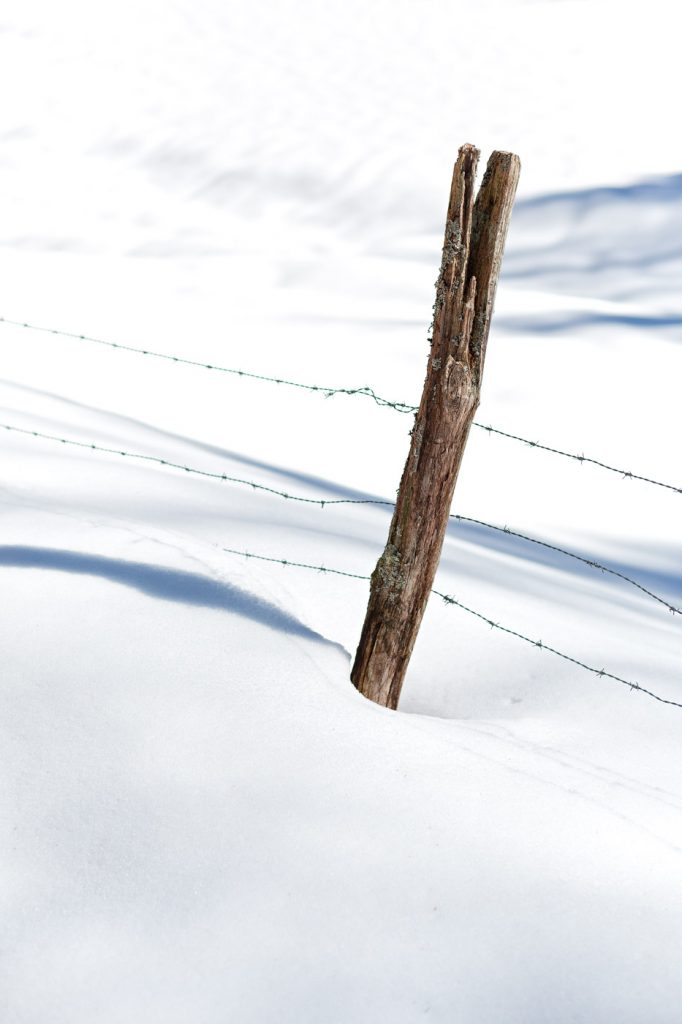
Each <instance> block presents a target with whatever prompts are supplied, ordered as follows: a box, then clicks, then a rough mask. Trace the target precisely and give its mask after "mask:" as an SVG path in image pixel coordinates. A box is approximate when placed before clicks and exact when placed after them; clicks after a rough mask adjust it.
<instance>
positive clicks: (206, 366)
mask: <svg viewBox="0 0 682 1024" xmlns="http://www.w3.org/2000/svg"><path fill="white" fill-rule="evenodd" d="M0 323H3V324H8V325H9V326H11V327H26V328H28V329H29V330H31V331H41V332H42V333H44V334H55V335H58V336H59V337H62V338H73V339H75V340H76V341H87V342H91V343H92V344H94V345H103V346H105V347H106V348H112V349H119V350H120V351H122V352H134V353H135V354H136V355H141V356H152V357H153V358H154V359H164V360H166V362H170V363H179V364H181V365H185V366H195V367H199V369H201V370H214V371H216V372H217V373H228V374H231V375H232V376H235V377H246V378H247V379H250V380H260V381H267V382H268V383H270V384H284V385H285V386H286V387H289V388H299V389H300V390H302V391H317V392H319V393H320V394H322V395H324V396H325V397H326V398H332V397H333V396H334V395H364V396H365V397H366V398H371V399H372V401H373V402H376V404H377V405H380V406H386V407H387V408H390V409H395V410H396V411H397V412H404V413H409V412H416V411H417V406H416V405H407V403H405V402H391V401H389V400H388V399H387V398H382V397H381V396H380V395H377V394H376V393H375V392H374V391H373V389H372V388H370V387H362V388H331V387H329V388H328V387H324V386H323V385H321V384H302V383H301V382H300V381H295V380H286V379H285V378H284V377H268V376H266V375H265V374H262V373H252V372H251V371H249V370H242V369H239V368H237V367H232V366H218V365H216V364H215V363H205V362H203V361H202V360H198V359H186V358H185V357H184V356H174V355H170V354H169V353H167V352H156V351H153V350H152V349H147V348H136V347H135V346H134V345H123V344H121V343H120V342H116V341H105V340H103V339H102V338H93V337H92V336H91V335H89V334H76V333H75V332H73V331H61V330H58V329H57V328H55V327H39V326H37V325H36V324H29V323H25V322H23V321H21V320H9V319H8V318H7V317H4V316H0Z"/></svg>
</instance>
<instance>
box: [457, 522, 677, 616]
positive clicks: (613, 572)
mask: <svg viewBox="0 0 682 1024" xmlns="http://www.w3.org/2000/svg"><path fill="white" fill-rule="evenodd" d="M450 519H457V520H458V521H459V522H460V523H475V524H476V525H477V526H484V527H485V528H486V530H496V531H497V532H498V533H506V534H508V535H509V536H510V537H518V538H519V539H520V540H525V541H528V543H529V544H537V545H538V546H539V547H541V548H548V549H549V550H550V551H557V552H558V553H559V554H561V555H565V557H566V558H574V559H575V560H576V561H577V562H582V563H583V565H587V566H589V567H590V568H591V569H597V570H598V571H599V572H602V573H608V574H609V575H610V576H616V577H617V578H618V579H619V580H623V581H624V582H625V583H629V584H630V586H632V587H636V588H637V590H641V592H642V593H643V594H646V595H647V597H650V598H652V600H654V601H658V603H659V604H662V605H663V607H664V608H667V609H668V611H669V612H671V613H672V614H673V615H682V609H680V608H677V607H676V606H675V605H674V604H671V603H670V601H667V600H666V599H665V598H664V597H659V595H658V594H654V592H653V590H647V588H646V587H645V586H643V585H642V584H641V583H638V582H637V580H633V579H632V578H631V577H630V576H626V575H625V573H624V572H618V570H617V569H610V568H609V566H608V565H602V564H601V562H595V561H594V559H592V558H585V557H584V556H583V555H577V554H576V553H575V551H568V550H567V549H566V548H560V547H559V546H558V545H557V544H550V543H549V542H548V541H546V540H538V538H537V537H529V536H528V534H526V533H519V532H518V531H517V530H511V529H510V528H509V527H508V526H494V525H493V524H492V523H485V522H484V521H483V520H482V519H472V518H471V516H459V515H454V514H453V515H451V516H450Z"/></svg>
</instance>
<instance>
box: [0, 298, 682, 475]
mask: <svg viewBox="0 0 682 1024" xmlns="http://www.w3.org/2000/svg"><path fill="white" fill-rule="evenodd" d="M0 323H3V324H7V325H8V326H10V327H23V328H26V329H28V330H31V331H40V332H42V333H45V334H52V335H56V336H58V337H63V338H72V339H74V340H76V341H86V342H90V343H92V344H95V345H102V346H104V347H106V348H110V349H119V350H121V351H123V352H133V353H135V354H137V355H142V356H151V357H152V358H154V359H163V360H165V361H167V362H171V363H179V364H184V365H185V366H194V367H199V368H200V369H203V370H213V371H216V372H218V373H227V374H231V375H233V376H236V377H244V378H247V379H250V380H258V381H266V382H268V383H270V384H282V385H284V386H286V387H291V388H298V389H299V390H302V391H314V392H318V393H319V394H322V395H324V396H325V397H326V398H332V397H333V396H334V395H362V396H364V397H365V398H370V399H371V400H372V401H373V402H374V403H375V404H376V405H378V406H381V407H384V408H388V409H395V410H396V412H401V413H414V412H416V411H417V408H418V406H416V405H410V404H408V403H407V402H394V401H391V400H390V399H388V398H382V397H381V395H378V394H377V393H376V392H375V391H374V389H373V388H370V387H367V386H364V387H359V388H334V387H325V386H323V385H321V384H304V383H301V382H300V381H293V380H287V379H285V378H284V377H270V376H267V375H265V374H260V373H253V372H251V371H248V370H243V369H239V368H236V367H229V366H219V365H216V364H215V363H207V362H203V361H201V360H197V359H187V358H185V357H183V356H176V355H170V354H169V353H166V352H157V351H155V350H152V349H143V348H137V347H135V346H134V345H124V344H121V343H120V342H114V341H106V340H104V339H102V338H95V337H93V336H92V335H89V334H78V333H76V332H75V331H63V330H60V329H58V328H55V327H41V326H39V325H37V324H32V323H28V322H27V321H22V320H11V319H9V318H8V317H4V316H0ZM473 426H474V427H476V428H477V429H479V430H485V431H486V432H487V433H488V434H489V435H490V434H495V435H497V436H498V437H505V438H507V439H508V440H512V441H518V442H519V443H521V444H525V445H528V447H529V448H537V449H538V450H540V451H544V452H549V453H550V454H552V455H559V456H561V457H562V458H565V459H572V460H573V461H575V462H579V463H581V464H583V463H588V464H589V465H592V466H597V467H598V468H600V469H604V470H606V471H608V472H610V473H615V474H617V475H618V476H620V477H621V478H622V479H625V480H639V481H640V482H641V483H646V484H651V485H653V486H654V487H662V488H664V489H666V490H669V491H674V492H675V493H677V494H682V487H678V486H676V485H674V484H669V483H665V482H664V481H661V480H654V479H653V478H652V477H647V476H643V475H641V474H639V473H634V472H632V471H631V470H627V469H619V468H618V467H617V466H612V465H610V464H609V463H607V462H602V461H601V460H600V459H593V458H591V457H589V456H587V455H576V454H574V453H573V452H566V451H564V450H563V449H561V448H554V447H552V446H551V445H546V444H542V443H541V442H540V441H531V440H530V439H529V438H527V437H520V436H519V435H518V434H511V433H509V432H508V431H506V430H500V429H499V428H497V427H493V426H491V425H489V424H485V423H478V422H477V421H474V423H473Z"/></svg>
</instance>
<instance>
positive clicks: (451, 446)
mask: <svg viewBox="0 0 682 1024" xmlns="http://www.w3.org/2000/svg"><path fill="white" fill-rule="evenodd" d="M478 158H479V151H478V150H477V149H476V148H475V147H474V146H470V145H466V146H462V148H461V149H460V151H459V155H458V157H457V162H456V163H455V169H454V172H453V176H452V187H451V190H450V202H449V205H448V213H447V221H446V225H445V241H444V243H443V257H442V260H441V266H440V273H439V275H438V281H437V282H436V302H435V305H434V317H433V327H432V340H431V351H430V355H429V362H428V368H427V371H426V380H425V382H424V391H423V393H422V399H421V404H420V406H419V410H418V411H417V413H416V416H415V422H414V427H413V429H412V440H411V443H410V451H409V455H408V457H407V462H406V463H405V469H404V470H403V475H402V479H401V481H400V489H399V491H398V499H397V502H396V506H395V511H394V513H393V519H392V522H391V528H390V530H389V534H388V542H387V544H386V548H385V550H384V553H383V554H382V556H381V558H380V559H379V561H378V562H377V566H376V569H375V570H374V573H373V574H372V581H371V585H370V597H369V604H368V606H367V614H366V617H365V623H364V626H363V628H362V634H361V637H360V643H359V645H358V650H357V654H356V656H355V663H354V665H353V669H352V672H351V679H352V681H353V683H354V684H355V686H356V687H357V688H358V690H359V691H360V693H362V694H364V695H365V697H369V699H370V700H373V701H375V702H376V703H377V704H382V705H384V707H388V708H396V707H397V706H398V700H399V698H400V691H401V688H402V685H403V680H404V678H405V673H406V671H407V666H408V663H409V660H410V655H411V654H412V648H413V647H414V643H415V640H416V639H417V633H418V631H419V626H420V625H421V620H422V617H423V615H424V610H425V608H426V602H427V601H428V598H429V594H430V592H431V587H432V585H433V580H434V577H435V575H436V569H437V568H438V561H439V559H440V553H441V548H442V546H443V539H444V537H445V530H446V528H447V525H448V516H449V513H450V504H451V502H452V495H453V492H454V489H455V483H456V480H457V473H458V471H459V467H460V464H461V462H462V456H463V454H464V448H465V445H466V441H467V437H468V434H469V429H470V427H471V423H472V421H473V418H474V414H475V412H476V409H477V408H478V403H479V400H480V388H481V376H482V374H483V363H484V360H485V350H486V342H487V340H488V333H489V331H490V320H491V317H492V312H493V304H494V301H495V290H496V288H497V281H498V277H499V274H500V266H501V262H502V253H503V250H504V243H505V239H506V236H507V229H508V227H509V220H510V217H511V210H512V205H513V202H514V196H515V194H516V186H517V183H518V179H519V171H520V168H521V164H520V161H519V158H518V157H517V156H515V155H514V154H513V153H501V152H497V151H496V152H494V153H493V154H492V156H491V157H490V160H489V161H488V166H487V169H486V172H485V175H484V177H483V181H482V183H481V188H480V190H479V193H478V196H477V197H476V201H475V202H474V183H475V177H476V167H477V164H478Z"/></svg>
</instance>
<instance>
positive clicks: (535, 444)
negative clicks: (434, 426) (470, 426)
mask: <svg viewBox="0 0 682 1024" xmlns="http://www.w3.org/2000/svg"><path fill="white" fill-rule="evenodd" d="M474 426H475V427H478V428H479V430H485V431H487V432H488V433H489V434H497V436H498V437H507V438H510V439H511V440H512V441H521V443H522V444H527V445H528V446H529V447H530V448H538V449H539V450H540V451H543V452H551V453H552V455H561V456H563V457H564V458H565V459H574V460H575V461H576V462H581V463H582V462H587V463H589V465H591V466H599V468H600V469H607V470H608V471H609V472H610V473H617V474H618V475H619V476H621V477H622V478H623V479H624V480H640V481H641V482H642V483H645V484H653V485H654V486H655V487H665V489H666V490H668V491H676V492H677V494H682V487H676V486H675V485H674V484H666V483H663V482H662V481H661V480H653V479H652V478H651V477H648V476H640V475H639V473H632V472H630V470H629V469H618V468H617V466H610V465H609V464H608V463H607V462H600V461H599V459H590V458H588V457H587V455H573V454H572V453H571V452H565V451H562V449H561V448H551V447H550V446H549V445H546V444H540V442H539V441H529V440H528V438H527V437H519V436H518V434H508V433H507V432H506V430H498V429H497V427H489V426H486V424H484V423H474Z"/></svg>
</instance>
